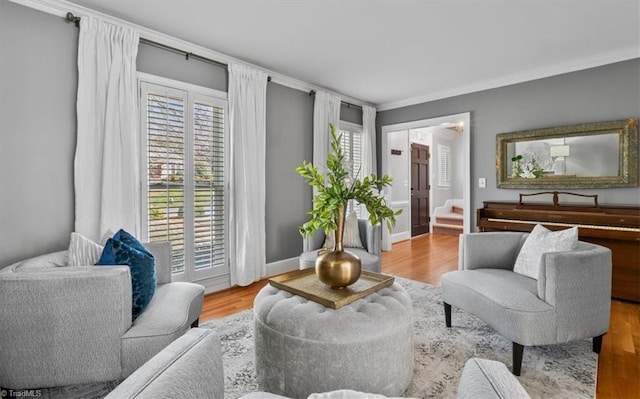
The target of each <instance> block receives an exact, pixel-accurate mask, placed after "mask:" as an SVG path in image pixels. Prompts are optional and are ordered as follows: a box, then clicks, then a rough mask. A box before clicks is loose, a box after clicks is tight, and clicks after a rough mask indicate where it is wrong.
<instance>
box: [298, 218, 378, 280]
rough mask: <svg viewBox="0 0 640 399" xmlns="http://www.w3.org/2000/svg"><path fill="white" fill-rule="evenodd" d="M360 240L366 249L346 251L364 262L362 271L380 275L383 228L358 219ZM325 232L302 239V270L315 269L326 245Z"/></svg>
mask: <svg viewBox="0 0 640 399" xmlns="http://www.w3.org/2000/svg"><path fill="white" fill-rule="evenodd" d="M358 229H359V230H360V240H361V241H362V245H363V246H364V248H345V250H346V251H349V252H350V253H352V254H354V255H356V256H357V257H359V258H360V261H361V262H362V269H363V270H369V271H372V272H377V273H380V271H381V270H382V269H381V262H380V246H381V240H382V227H381V226H380V225H377V226H372V225H371V224H370V223H369V221H368V220H367V219H358ZM324 239H325V235H324V231H323V230H318V231H316V234H314V235H313V236H309V237H304V238H303V239H302V254H301V255H300V269H308V268H310V267H315V264H316V258H317V257H318V250H319V249H320V248H322V245H323V244H324Z"/></svg>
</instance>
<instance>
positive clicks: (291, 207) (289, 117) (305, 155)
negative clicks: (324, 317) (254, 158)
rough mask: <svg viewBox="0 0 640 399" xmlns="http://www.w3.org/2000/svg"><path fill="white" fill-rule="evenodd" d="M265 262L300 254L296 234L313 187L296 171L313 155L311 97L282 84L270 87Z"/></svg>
mask: <svg viewBox="0 0 640 399" xmlns="http://www.w3.org/2000/svg"><path fill="white" fill-rule="evenodd" d="M266 158H267V160H266V163H267V165H266V176H267V177H266V185H267V203H266V207H267V212H266V223H267V228H266V235H267V262H274V261H277V260H282V259H288V258H293V257H296V256H298V255H300V253H301V252H302V237H301V236H300V233H299V232H298V226H301V225H302V224H303V223H304V222H306V221H307V220H308V219H309V215H307V211H308V210H309V209H311V197H312V195H311V188H310V187H309V185H308V184H307V183H305V181H304V180H302V177H300V175H298V174H297V173H296V171H295V168H296V166H298V165H300V164H302V161H304V160H306V161H311V160H312V159H313V97H312V96H309V94H308V93H306V92H302V91H299V90H294V89H290V88H288V87H285V86H280V85H278V84H274V83H269V85H268V86H267V154H266Z"/></svg>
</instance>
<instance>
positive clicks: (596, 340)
mask: <svg viewBox="0 0 640 399" xmlns="http://www.w3.org/2000/svg"><path fill="white" fill-rule="evenodd" d="M602 337H604V334H602V335H598V336H597V337H593V351H594V352H595V353H597V354H600V350H601V349H602Z"/></svg>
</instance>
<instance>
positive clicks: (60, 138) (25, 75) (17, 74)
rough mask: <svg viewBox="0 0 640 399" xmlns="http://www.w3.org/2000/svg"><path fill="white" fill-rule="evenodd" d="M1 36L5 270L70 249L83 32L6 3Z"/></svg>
mask: <svg viewBox="0 0 640 399" xmlns="http://www.w3.org/2000/svg"><path fill="white" fill-rule="evenodd" d="M36 27H37V28H36ZM0 29H1V31H0V266H4V265H6V264H9V263H12V262H14V261H17V260H19V259H22V258H24V257H26V256H32V255H36V254H41V253H45V252H49V251H52V250H58V249H64V248H66V247H67V246H68V245H69V234H70V233H71V231H72V230H73V225H74V195H73V154H74V151H75V145H76V142H75V131H76V113H75V101H76V91H77V86H76V85H77V66H76V65H77V64H76V63H77V47H78V30H77V29H76V28H75V27H74V26H73V25H72V24H67V23H65V22H64V20H63V19H62V18H58V17H54V16H52V15H49V14H45V13H42V12H40V11H36V10H33V9H30V8H27V7H24V6H21V5H17V4H15V3H11V2H8V1H0Z"/></svg>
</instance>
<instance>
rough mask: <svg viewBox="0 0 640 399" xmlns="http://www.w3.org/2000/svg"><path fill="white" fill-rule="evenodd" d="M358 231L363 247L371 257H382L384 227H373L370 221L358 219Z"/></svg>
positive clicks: (378, 225)
mask: <svg viewBox="0 0 640 399" xmlns="http://www.w3.org/2000/svg"><path fill="white" fill-rule="evenodd" d="M358 229H359V230H360V239H361V240H362V245H364V247H365V248H366V250H367V252H369V253H370V254H371V255H376V256H380V251H381V245H382V225H380V224H377V225H375V226H372V225H371V223H369V220H368V219H358Z"/></svg>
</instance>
